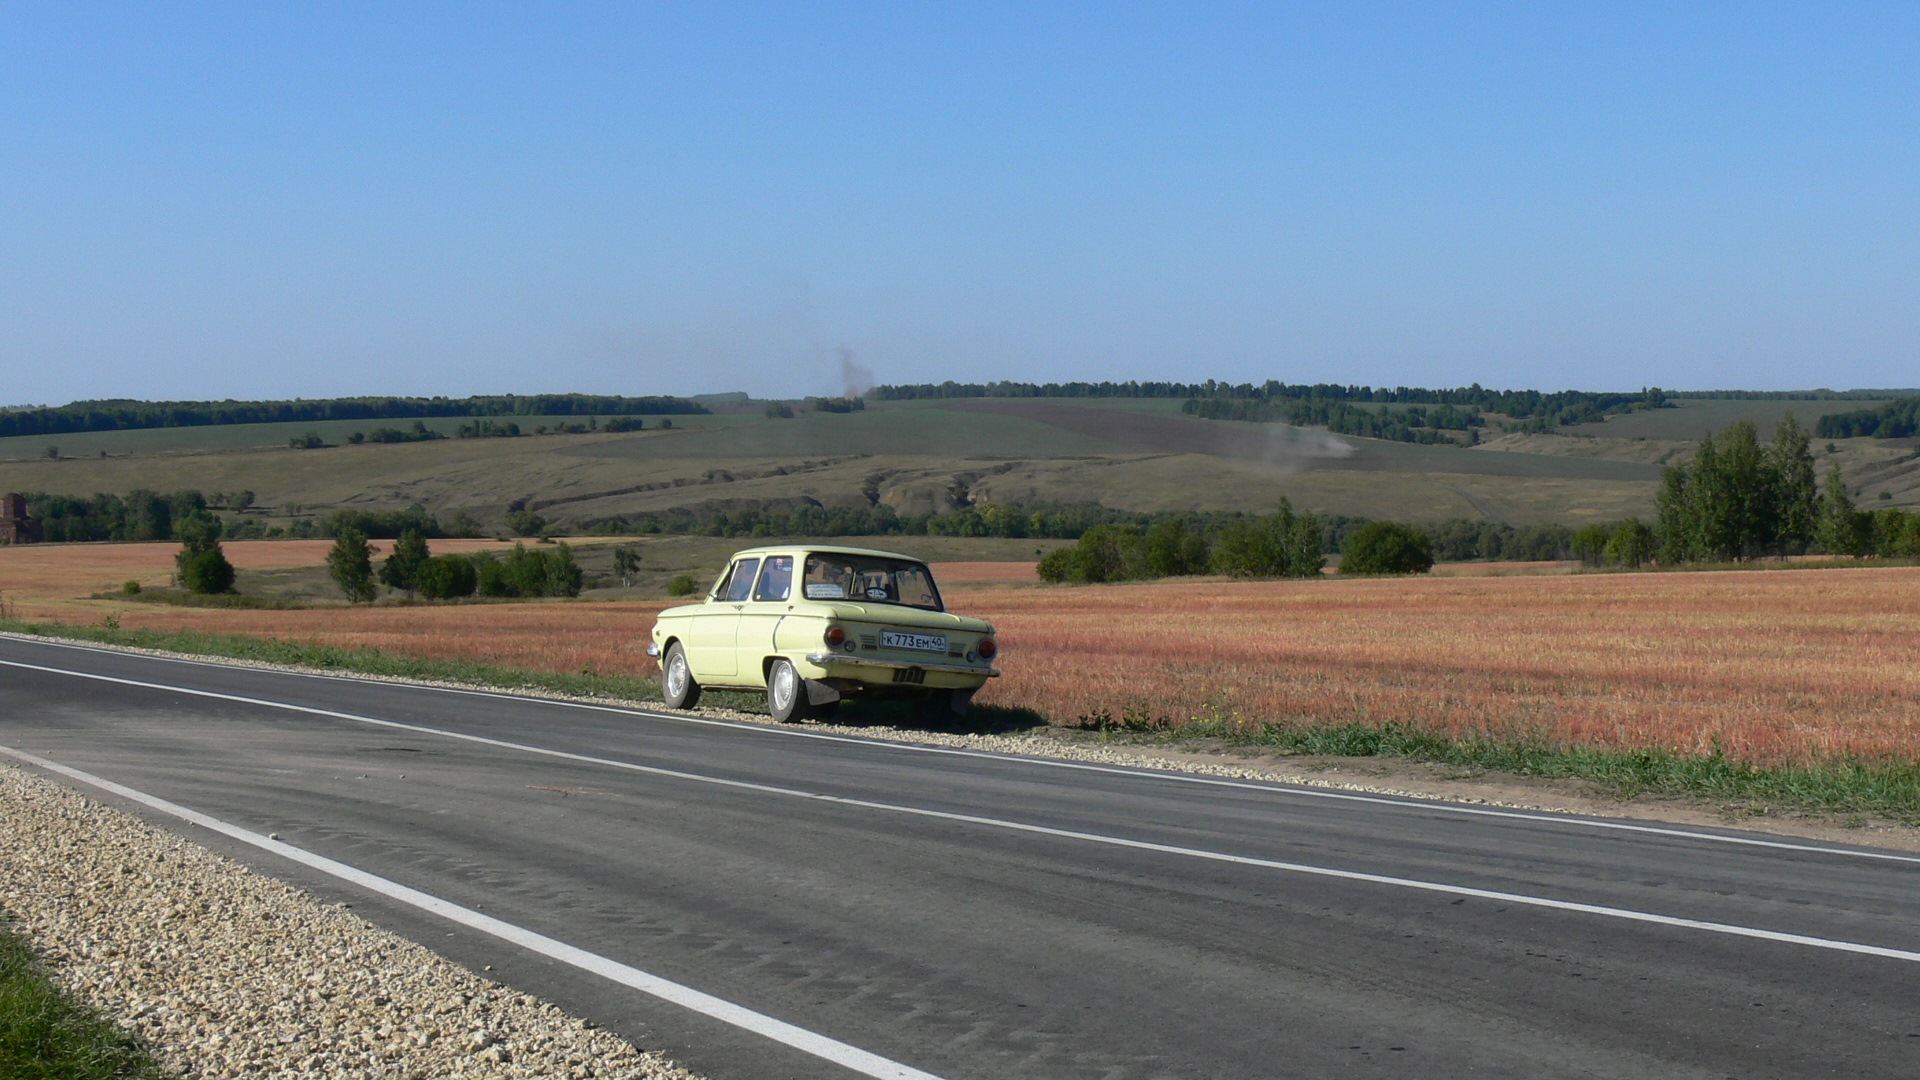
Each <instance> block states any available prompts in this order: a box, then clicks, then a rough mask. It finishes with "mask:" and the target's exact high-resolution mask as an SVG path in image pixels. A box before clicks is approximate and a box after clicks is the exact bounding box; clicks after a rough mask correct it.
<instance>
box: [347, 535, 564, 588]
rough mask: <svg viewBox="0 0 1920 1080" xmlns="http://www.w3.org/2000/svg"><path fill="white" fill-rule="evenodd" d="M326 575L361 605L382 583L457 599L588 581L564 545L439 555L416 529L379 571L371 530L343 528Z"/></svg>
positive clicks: (397, 543) (397, 545)
mask: <svg viewBox="0 0 1920 1080" xmlns="http://www.w3.org/2000/svg"><path fill="white" fill-rule="evenodd" d="M327 573H328V575H329V576H330V577H332V578H333V582H334V584H335V585H336V586H338V587H339V589H340V592H341V593H342V594H343V595H345V596H346V598H347V599H348V600H349V601H350V602H352V603H356V604H360V603H367V602H370V601H372V600H374V599H375V598H376V597H378V596H379V594H380V586H382V585H384V586H386V587H387V588H389V589H392V590H394V591H395V592H404V593H406V594H407V596H408V597H412V596H414V595H416V594H418V595H420V596H424V597H426V598H427V599H429V600H458V599H462V598H465V597H469V596H488V597H499V598H521V599H525V598H534V597H543V596H579V595H580V590H581V588H582V587H583V586H584V585H585V583H586V574H585V573H584V572H583V571H582V570H581V569H580V564H579V563H578V562H577V561H575V559H574V557H573V549H572V548H570V547H568V546H567V545H565V544H555V545H554V546H553V548H552V549H551V550H540V549H536V548H529V547H527V546H526V545H525V544H515V545H513V550H512V551H510V552H507V553H506V555H505V556H504V557H503V556H500V555H496V554H495V553H493V552H491V551H477V552H473V553H471V554H465V555H435V554H433V551H432V550H431V548H429V546H428V544H427V538H426V536H424V535H423V534H422V533H420V532H419V531H417V530H413V529H409V530H407V531H406V532H404V533H402V534H401V535H400V538H399V539H398V540H396V541H395V542H394V545H393V551H392V552H391V553H390V554H388V556H387V557H386V559H385V560H384V561H382V562H381V564H380V568H379V570H378V571H377V572H376V571H375V569H374V566H373V549H372V546H371V545H370V544H368V542H367V536H366V534H365V533H362V532H360V531H359V530H358V529H353V528H347V529H344V530H342V531H341V532H340V534H339V535H338V536H337V537H336V538H335V539H334V542H333V547H332V549H331V550H329V551H328V552H327Z"/></svg>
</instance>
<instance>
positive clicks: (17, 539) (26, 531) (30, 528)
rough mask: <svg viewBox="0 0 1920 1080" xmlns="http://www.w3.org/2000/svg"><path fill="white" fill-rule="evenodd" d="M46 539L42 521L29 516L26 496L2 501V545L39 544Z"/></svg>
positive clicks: (0, 524) (7, 498)
mask: <svg viewBox="0 0 1920 1080" xmlns="http://www.w3.org/2000/svg"><path fill="white" fill-rule="evenodd" d="M44 539H46V536H45V534H43V533H42V532H41V530H40V519H39V518H34V517H28V516H27V497H26V496H25V495H8V496H6V498H5V499H4V500H0V544H37V543H39V542H40V541H42V540H44Z"/></svg>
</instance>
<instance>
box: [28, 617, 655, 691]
mask: <svg viewBox="0 0 1920 1080" xmlns="http://www.w3.org/2000/svg"><path fill="white" fill-rule="evenodd" d="M0 631H6V632H8V633H14V634H29V635H32V636H34V637H50V638H63V639H66V640H69V641H93V642H98V643H100V644H103V645H131V646H134V647H136V648H142V649H162V650H165V651H167V652H181V653H193V654H194V655H196V656H218V657H225V658H227V659H231V660H252V661H258V662H261V663H268V664H292V665H298V666H300V667H311V668H322V669H326V670H332V671H348V672H354V673H357V674H363V675H387V676H392V677H394V678H402V679H423V680H434V681H444V682H462V683H474V684H478V685H482V686H497V687H501V688H503V689H510V690H542V691H546V692H548V693H555V694H570V695H576V696H580V697H609V698H624V699H627V700H632V701H649V700H651V701H658V700H660V684H659V683H658V682H657V681H656V680H653V679H648V678H642V677H639V676H635V675H602V674H598V673H595V672H592V671H581V672H555V671H530V670H527V669H524V668H509V667H500V666H498V665H494V664H476V663H465V662H461V661H453V660H420V659H415V658H413V657H407V656H396V655H394V654H392V653H384V652H380V651H378V650H376V649H336V648H331V647H328V646H323V645H296V644H292V643H290V642H285V641H275V640H272V639H270V638H257V637H247V636H245V635H241V634H204V633H200V632H198V631H193V630H118V629H114V628H111V627H101V626H74V625H69V624H66V623H31V622H23V621H20V620H12V619H0Z"/></svg>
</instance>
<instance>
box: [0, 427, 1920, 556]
mask: <svg viewBox="0 0 1920 1080" xmlns="http://www.w3.org/2000/svg"><path fill="white" fill-rule="evenodd" d="M1180 404H1181V402H1180V401H1178V400H1175V399H1087V398H1071V399H1034V398H1022V399H957V400H946V401H910V402H875V403H871V404H870V405H869V407H868V408H867V409H866V410H864V411H861V412H855V413H810V412H802V414H801V415H799V416H797V417H795V418H793V419H768V418H766V417H765V416H763V415H762V414H761V413H760V412H758V411H742V412H732V413H720V414H715V415H707V416H692V417H674V418H673V419H674V423H675V425H676V426H675V428H674V429H673V430H671V431H662V430H658V429H656V428H649V429H648V430H645V431H642V432H638V433H628V434H606V433H594V434H587V435H547V436H529V437H524V438H519V439H446V440H437V441H433V442H427V443H410V444H397V445H372V444H368V445H361V446H335V447H331V448H327V449H320V450H292V449H289V448H288V447H287V446H286V441H287V439H288V438H290V437H292V436H294V435H298V434H303V433H305V432H307V431H313V432H316V433H318V434H320V435H321V436H322V437H323V438H326V439H329V440H330V441H335V442H337V441H339V440H341V439H343V438H344V437H345V436H346V435H347V434H348V433H350V432H351V431H354V430H371V429H372V428H373V427H378V426H388V427H396V428H405V427H409V426H410V425H411V422H410V421H397V420H388V421H379V422H371V423H359V422H340V421H336V422H331V423H326V424H298V423H296V424H260V425H238V426H231V427H195V428H168V429H156V430H145V431H123V432H103V433H97V434H91V435H75V436H62V437H59V438H51V439H50V438H44V437H30V438H29V437H22V438H14V439H6V440H0V490H9V491H53V492H61V493H67V494H81V495H85V494H91V493H93V492H97V491H113V492H120V491H127V490H130V489H133V488H153V489H156V490H162V491H167V490H174V489H178V488H199V489H202V490H206V491H233V490H239V489H243V488H244V489H248V490H252V491H254V492H255V493H256V496H257V499H258V505H259V506H260V508H261V512H262V513H263V514H265V515H266V516H267V518H268V519H270V520H271V521H275V522H279V521H284V520H287V519H290V518H295V517H313V516H316V515H320V514H324V513H326V512H328V511H330V510H332V509H336V508H341V507H355V508H364V509H396V508H400V507H405V506H408V505H410V504H415V503H418V504H420V505H422V506H425V507H426V508H428V509H429V510H431V511H433V512H435V513H438V514H447V515H450V514H453V513H456V512H461V511H465V512H468V513H471V514H473V515H475V516H476V517H478V518H479V519H480V520H481V521H482V522H483V523H486V524H487V525H488V526H489V527H490V528H504V520H505V515H506V508H507V506H508V504H509V503H511V502H514V501H515V500H524V501H525V502H526V503H528V504H529V505H531V506H532V507H534V508H535V509H536V510H537V511H538V512H539V513H540V514H541V515H542V516H544V517H545V518H547V519H548V520H549V521H550V522H552V523H554V524H555V525H556V526H557V527H558V528H560V529H561V530H563V531H565V530H569V529H577V528H580V527H583V526H585V525H586V524H587V523H590V522H593V521H596V520H604V519H607V518H611V517H617V516H621V515H635V514H645V513H650V512H661V511H667V510H674V509H692V510H699V509H702V508H748V507H754V506H781V507H791V506H794V505H798V504H800V503H803V502H807V501H811V502H816V503H819V504H822V505H826V506H857V505H864V504H866V503H867V501H868V500H869V499H870V498H873V497H877V498H878V499H879V500H880V501H882V502H884V503H886V504H887V505H889V506H891V507H893V508H894V509H895V510H896V511H898V512H900V513H902V514H914V513H928V512H935V511H943V510H950V509H953V508H955V507H957V506H964V505H970V504H980V503H998V504H1002V505H1008V504H1038V503H1054V504H1065V503H1086V502H1097V503H1101V504H1104V505H1107V506H1110V507H1114V508H1116V509H1125V510H1139V511H1167V510H1179V511H1184V510H1244V511H1260V512H1264V511H1267V510H1269V509H1271V508H1272V506H1273V505H1274V504H1275V503H1276V502H1277V501H1278V500H1279V499H1280V498H1282V497H1286V498H1288V499H1291V500H1292V501H1293V503H1294V504H1295V505H1296V506H1297V507H1300V508H1302V509H1305V510H1310V511H1314V512H1319V513H1329V514H1344V515H1353V516H1362V517H1393V518H1401V519H1408V520H1436V519H1441V518H1449V517H1467V518H1486V519H1493V520H1498V521H1504V522H1508V523H1511V524H1526V523H1545V522H1563V523H1571V524H1578V523H1581V522H1584V521H1596V520H1609V519H1614V518H1618V517H1622V516H1627V515H1638V516H1641V517H1647V516H1650V515H1651V513H1652V510H1653V494H1654V490H1655V488H1656V486H1657V484H1658V480H1659V475H1660V466H1661V464H1662V463H1666V462H1671V461H1674V460H1682V459H1684V458H1685V457H1686V456H1687V455H1688V454H1689V453H1691V447H1692V441H1693V440H1694V439H1695V438H1697V437H1698V435H1699V434H1702V433H1704V432H1706V431H1707V430H1710V429H1719V428H1723V427H1725V426H1726V424H1728V423H1731V422H1732V421H1733V420H1735V419H1739V418H1742V417H1747V418H1752V419H1755V420H1756V421H1759V422H1762V423H1764V424H1767V425H1769V426H1770V424H1771V422H1772V420H1774V419H1776V418H1777V417H1779V416H1780V415H1782V414H1783V413H1784V412H1786V411H1787V410H1792V411H1793V412H1794V413H1795V415H1797V416H1798V417H1799V418H1800V420H1801V422H1802V423H1803V424H1805V425H1807V426H1812V424H1813V423H1815V422H1816V421H1817V418H1818V416H1819V415H1821V414H1822V413H1824V412H1829V411H1835V410H1842V409H1852V408H1859V407H1861V406H1862V404H1863V403H1862V402H1857V401H1814V402H1807V401H1800V402H1784V401H1769V400H1702V401H1693V400H1687V401H1684V402H1683V403H1682V405H1681V407H1679V408H1674V409H1661V410H1654V411H1649V412H1636V413H1632V414H1628V415H1624V416H1619V417H1615V418H1612V419H1610V420H1608V421H1606V422H1604V423H1599V424H1585V425H1579V426H1576V427H1569V428H1565V429H1562V434H1558V435H1550V436H1520V435H1508V436H1501V435H1499V434H1498V433H1497V431H1493V430H1489V431H1488V432H1487V437H1488V439H1489V440H1490V441H1491V442H1492V444H1493V445H1490V446H1481V447H1476V448H1467V447H1456V446H1421V445H1416V444H1412V443H1401V442H1387V441H1381V440H1374V439H1363V438H1357V437H1352V436H1336V435H1331V434H1329V433H1327V432H1326V431H1324V430H1322V429H1302V428H1294V427H1290V426H1288V425H1284V424H1253V423H1236V422H1226V421H1211V420H1200V419H1196V418H1193V417H1189V416H1184V415H1182V414H1181V413H1180ZM515 419H516V422H518V423H519V424H520V425H521V426H522V428H523V429H525V430H531V428H532V427H534V426H535V425H536V424H539V423H549V424H552V423H558V422H561V420H562V419H565V418H559V417H545V418H543V417H520V418H515ZM428 423H429V426H431V427H434V428H435V429H436V430H447V431H451V430H453V429H454V428H456V427H457V426H458V425H459V424H460V423H461V421H460V420H458V419H447V420H437V421H429V422H428ZM1909 441H1910V440H1909ZM1906 442H1908V441H1899V440H1891V441H1890V440H1871V439H1860V440H1843V441H1842V442H1841V443H1840V444H1839V445H1837V446H1836V447H1835V449H1834V451H1833V452H1832V453H1830V454H1829V453H1828V452H1827V451H1826V450H1825V447H1824V445H1819V446H1817V447H1816V449H1817V450H1818V451H1819V452H1820V454H1821V456H1822V459H1823V464H1822V468H1823V469H1824V467H1825V463H1827V462H1831V463H1835V464H1839V465H1841V466H1842V467H1843V468H1844V469H1846V470H1847V473H1848V475H1849V477H1850V478H1856V477H1857V485H1858V486H1859V488H1860V490H1861V492H1862V494H1863V496H1864V497H1866V498H1869V499H1875V500H1877V499H1878V495H1879V494H1880V493H1881V492H1882V491H1884V492H1886V493H1887V494H1888V495H1889V496H1890V498H1889V499H1888V500H1878V501H1875V502H1874V503H1873V505H1875V506H1880V505H1896V506H1913V505H1920V465H1916V464H1915V463H1914V462H1913V461H1912V451H1913V448H1912V447H1911V446H1908V445H1906ZM48 443H57V444H58V445H59V446H60V449H61V451H62V454H63V455H64V460H59V461H50V460H48V459H46V458H45V457H44V456H42V455H43V454H44V448H45V446H46V445H47V444H48ZM102 450H104V451H106V453H107V456H105V457H102V456H100V451H102Z"/></svg>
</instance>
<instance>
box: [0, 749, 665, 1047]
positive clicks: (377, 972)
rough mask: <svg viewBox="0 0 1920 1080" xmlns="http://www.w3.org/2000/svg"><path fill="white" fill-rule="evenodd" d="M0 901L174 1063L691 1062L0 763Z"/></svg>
mask: <svg viewBox="0 0 1920 1080" xmlns="http://www.w3.org/2000/svg"><path fill="white" fill-rule="evenodd" d="M0 911H3V912H4V914H5V915H6V916H7V917H8V918H9V919H10V920H11V921H12V922H13V923H14V924H15V925H16V926H17V928H18V929H20V930H21V931H22V932H24V933H25V934H26V935H27V936H28V937H29V938H30V939H31V940H32V941H33V942H34V944H35V945H36V946H37V947H38V948H39V950H40V951H41V953H42V954H43V955H44V956H45V957H46V959H47V961H48V966H49V967H50V969H51V970H52V971H53V973H54V976H55V979H56V981H57V982H58V983H59V984H60V985H61V987H62V989H63V990H65V991H66V992H68V993H71V994H73V995H74V996H76V997H77V998H79V999H80V1000H83V1001H85V1002H87V1003H89V1004H91V1005H93V1006H95V1007H97V1008H99V1009H101V1010H103V1011H104V1012H105V1013H106V1014H107V1015H108V1016H109V1017H110V1018H112V1019H114V1020H115V1021H117V1022H118V1023H119V1024H120V1025H121V1026H122V1027H124V1028H126V1029H127V1030H129V1031H132V1032H135V1033H137V1034H139V1035H141V1036H143V1037H144V1038H145V1039H146V1040H147V1041H148V1043H149V1044H150V1045H151V1046H152V1047H153V1049H154V1053H155V1056H156V1058H157V1059H158V1060H159V1061H160V1062H161V1063H162V1064H163V1065H164V1066H166V1067H168V1068H170V1069H172V1070H174V1071H175V1072H177V1073H179V1074H180V1075H182V1076H185V1077H195V1078H203V1077H204V1078H216V1077H218V1078H227V1077H232V1078H242V1077H261V1076H276V1077H299V1078H307V1077H315V1078H318V1077H347V1076H351V1077H377V1078H388V1077H391V1078H396V1080H399V1078H422V1080H425V1078H429V1077H501V1078H519V1077H529V1078H531V1077H568V1078H581V1080H585V1078H596V1080H598V1078H607V1080H697V1078H696V1077H695V1076H694V1074H692V1073H689V1072H687V1071H686V1070H684V1069H681V1068H679V1067H677V1066H675V1065H673V1064H672V1063H671V1062H669V1061H667V1060H665V1059H664V1058H662V1057H660V1056H658V1055H655V1054H649V1053H645V1052H643V1051H641V1050H639V1049H636V1048H635V1047H633V1046H632V1045H630V1044H628V1043H626V1042H624V1041H622V1040H621V1039H619V1038H617V1037H615V1036H613V1035H611V1034H609V1033H608V1032H605V1031H602V1030H598V1029H596V1028H593V1027H591V1026H590V1025H588V1024H587V1023H586V1022H584V1021H581V1020H578V1019H574V1018H572V1017H569V1016H567V1015H565V1014H563V1013H562V1012H560V1010H558V1009H556V1008H555V1007H554V1006H552V1005H550V1004H547V1003H545V1002H542V1001H538V1000H536V999H534V998H532V997H529V996H528V995H526V994H522V993H519V992H517V991H515V990H512V989H510V988H508V987H506V986H503V985H501V984H499V983H496V982H493V981H491V980H488V979H485V978H483V977H481V976H479V975H476V974H475V973H473V972H471V971H468V970H467V969H465V968H463V967H460V966H458V965H456V964H454V963H452V962H451V961H448V960H446V959H444V958H442V957H439V956H437V955H435V954H433V953H432V952H429V951H428V950H426V949H424V948H422V947H421V946H419V945H416V944H414V943H412V942H410V941H407V940H405V939H403V938H400V937H398V936H396V935H394V934H390V933H388V932H386V931H384V930H381V929H379V928H378V927H375V926H374V925H372V924H371V923H368V922H367V921H366V920H364V919H361V918H359V917H357V916H355V915H352V914H350V913H349V912H347V911H346V910H344V909H342V908H341V907H339V906H337V905H329V904H324V903H322V902H321V901H319V900H317V899H315V898H314V897H312V896H310V895H308V894H307V893H304V892H302V891H300V890H299V889H296V888H293V887H292V886H290V885H286V884H283V883H281V882H278V881H275V880H273V879H271V878H269V877H266V876H263V875H261V874H258V873H255V872H254V871H252V870H250V869H248V868H247V867H244V866H242V865H240V864H239V863H236V862H234V861H232V860H230V859H227V858H224V857H222V856H219V855H216V854H214V853H213V852H211V851H208V850H207V849H205V848H202V847H200V846H198V845H196V844H193V843H191V842H189V841H187V840H185V839H183V838H181V837H179V836H176V835H174V834H172V833H170V832H166V831H164V830H162V829H158V828H155V827H153V826H151V825H148V824H146V823H145V822H143V821H141V820H140V819H139V818H136V817H134V816H132V815H130V814H127V813H124V812H121V811H119V810H115V809H112V808H109V807H106V806H103V805H101V804H99V803H96V802H94V801H92V800H91V799H88V798H86V797H84V796H81V795H79V794H77V793H75V792H73V791H71V790H69V789H68V788H66V787H63V786H61V785H60V784H57V783H55V782H53V781H51V780H48V779H45V778H43V777H41V776H39V775H37V774H35V773H32V772H29V771H27V770H24V769H21V768H17V767H15V766H12V765H5V764H0Z"/></svg>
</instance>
